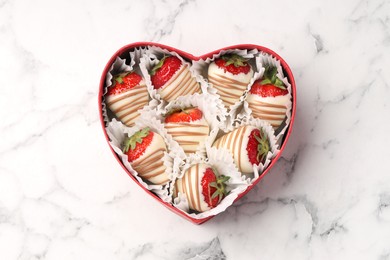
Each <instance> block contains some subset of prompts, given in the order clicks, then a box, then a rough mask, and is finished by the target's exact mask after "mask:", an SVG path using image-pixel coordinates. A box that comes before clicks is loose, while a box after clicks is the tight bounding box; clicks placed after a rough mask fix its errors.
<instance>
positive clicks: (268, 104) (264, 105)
mask: <svg viewBox="0 0 390 260" xmlns="http://www.w3.org/2000/svg"><path fill="white" fill-rule="evenodd" d="M246 100H247V102H248V105H249V108H250V109H251V110H252V116H253V117H255V118H260V119H263V120H265V121H268V122H269V123H270V124H271V125H272V127H273V128H274V129H277V128H278V127H279V126H280V125H281V124H282V122H283V120H284V118H285V117H286V110H287V106H288V105H290V104H291V99H290V98H289V97H288V95H285V96H276V97H262V96H260V95H256V94H251V93H249V94H248V96H247V99H246Z"/></svg>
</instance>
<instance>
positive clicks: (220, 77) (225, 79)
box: [208, 74, 248, 89]
mask: <svg viewBox="0 0 390 260" xmlns="http://www.w3.org/2000/svg"><path fill="white" fill-rule="evenodd" d="M208 78H209V79H212V80H214V81H216V82H220V83H221V84H223V85H230V86H231V87H232V88H236V89H242V87H245V88H246V86H248V83H243V82H241V81H238V80H235V79H231V78H228V77H225V76H223V75H220V74H214V75H209V76H208ZM239 86H241V88H240V87H239Z"/></svg>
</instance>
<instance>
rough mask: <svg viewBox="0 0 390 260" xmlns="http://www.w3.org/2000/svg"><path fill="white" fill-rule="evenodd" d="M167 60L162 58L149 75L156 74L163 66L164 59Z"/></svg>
mask: <svg viewBox="0 0 390 260" xmlns="http://www.w3.org/2000/svg"><path fill="white" fill-rule="evenodd" d="M166 58H168V56H165V54H164V57H162V59H161V60H160V61H159V62H158V63H157V64H156V65H155V66H154V67H153V69H152V71H151V72H150V75H152V76H153V75H154V74H156V72H157V71H158V70H159V69H160V68H161V67H162V66H163V65H164V62H165V59H166Z"/></svg>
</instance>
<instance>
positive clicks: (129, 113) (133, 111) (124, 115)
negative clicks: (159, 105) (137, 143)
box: [118, 101, 148, 120]
mask: <svg viewBox="0 0 390 260" xmlns="http://www.w3.org/2000/svg"><path fill="white" fill-rule="evenodd" d="M141 102H142V101H140V102H138V104H134V107H132V109H130V108H128V109H127V110H124V111H122V112H123V114H121V115H118V118H119V119H121V120H122V119H125V118H126V116H128V115H131V114H133V113H135V112H138V110H140V109H141V108H143V107H144V106H145V105H146V104H147V103H148V102H147V101H146V102H144V103H141ZM118 114H119V113H118Z"/></svg>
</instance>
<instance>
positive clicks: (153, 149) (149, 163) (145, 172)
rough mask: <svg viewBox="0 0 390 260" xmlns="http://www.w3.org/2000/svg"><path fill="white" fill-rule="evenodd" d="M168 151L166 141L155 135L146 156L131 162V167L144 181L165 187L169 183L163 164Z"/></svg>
mask: <svg viewBox="0 0 390 260" xmlns="http://www.w3.org/2000/svg"><path fill="white" fill-rule="evenodd" d="M166 151H167V148H166V145H165V142H164V139H163V138H162V137H161V136H160V135H159V134H157V133H154V135H153V139H152V142H151V143H150V145H149V146H148V147H147V148H146V150H145V152H144V154H142V155H141V156H140V157H139V158H137V159H136V160H134V161H133V162H131V166H132V167H133V169H134V170H136V171H137V172H138V174H139V176H140V177H142V178H143V179H146V180H148V181H150V182H151V183H153V184H160V185H164V184H166V183H167V182H168V181H169V178H168V175H167V174H166V173H165V170H166V167H165V165H164V162H163V156H164V152H166Z"/></svg>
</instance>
